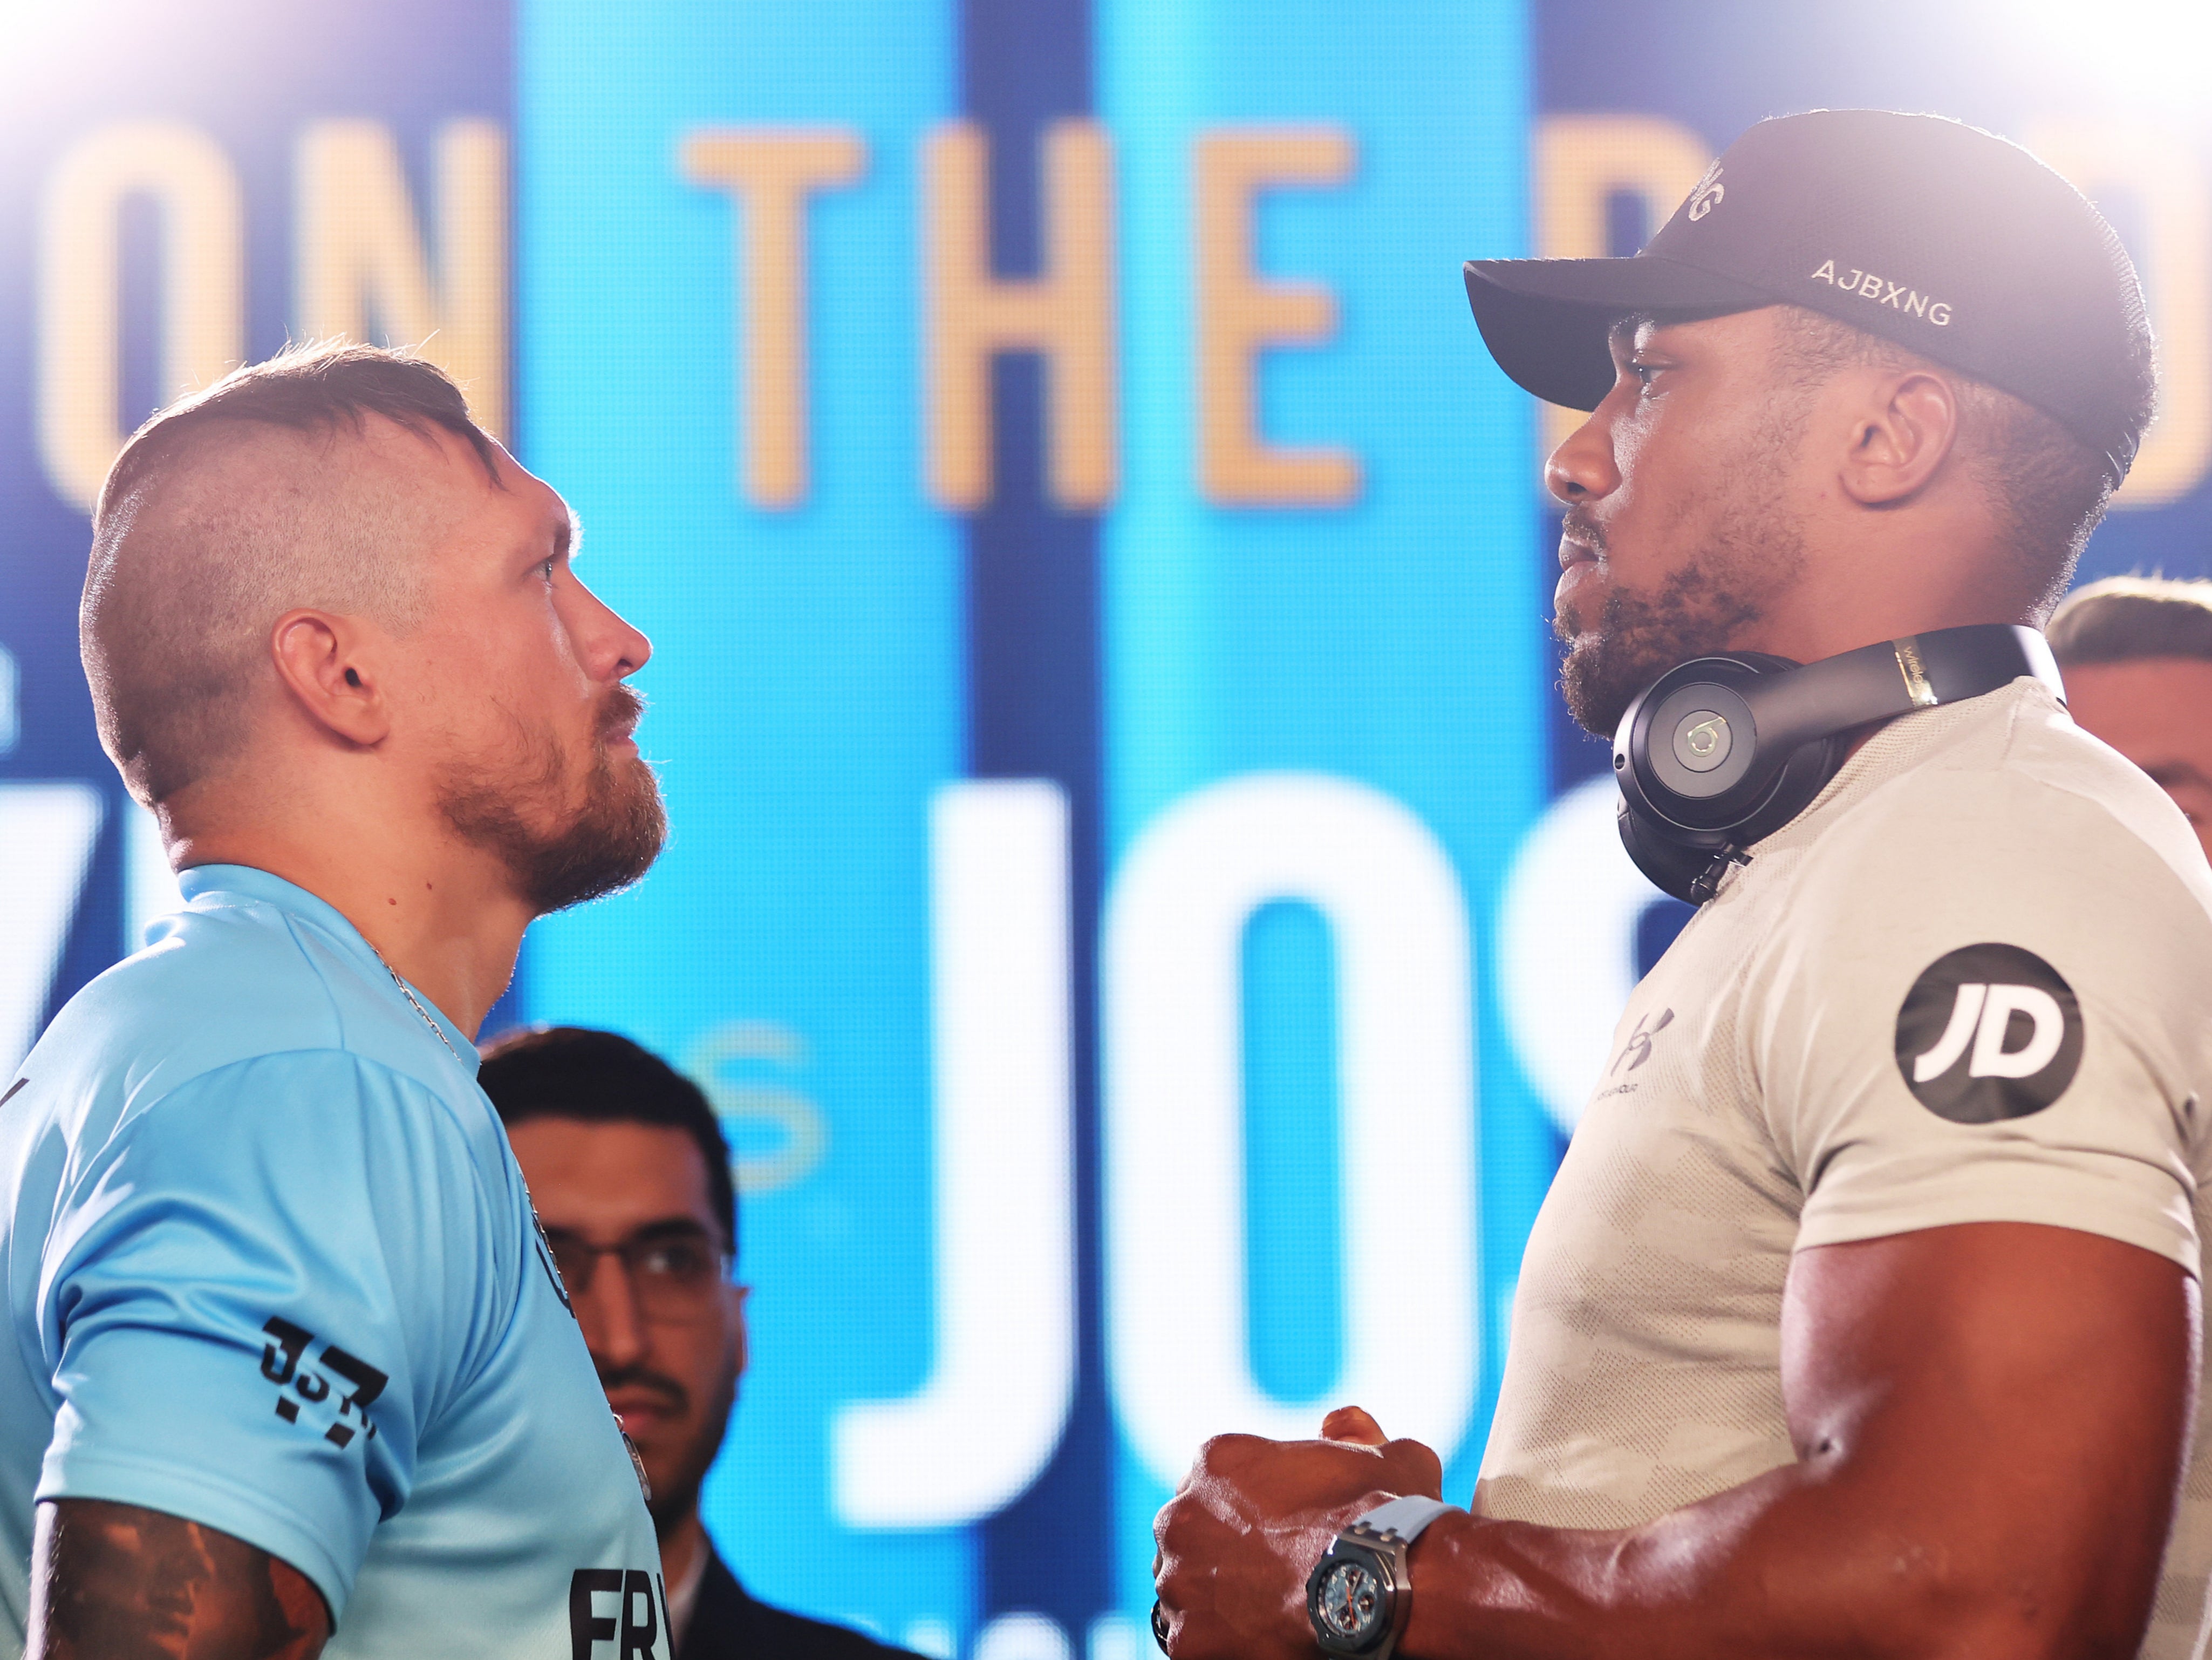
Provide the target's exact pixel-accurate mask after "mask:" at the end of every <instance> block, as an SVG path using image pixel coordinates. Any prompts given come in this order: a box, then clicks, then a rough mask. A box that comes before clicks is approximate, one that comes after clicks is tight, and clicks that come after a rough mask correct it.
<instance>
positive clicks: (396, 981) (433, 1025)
mask: <svg viewBox="0 0 2212 1660" xmlns="http://www.w3.org/2000/svg"><path fill="white" fill-rule="evenodd" d="M362 944H363V945H364V946H368V940H366V939H363V940H362ZM368 954H369V955H370V956H372V957H374V958H376V960H377V961H378V962H380V963H384V953H383V952H380V951H379V950H377V948H376V947H375V946H368ZM384 971H385V972H386V974H388V975H390V976H392V984H393V985H395V986H397V987H398V988H399V994H400V995H401V996H402V997H404V998H405V999H406V1000H407V1006H408V1007H409V1008H410V1009H412V1010H414V1011H415V1012H416V1013H417V1014H419V1015H421V1016H422V1024H423V1025H426V1026H428V1027H429V1029H430V1036H431V1037H435V1038H436V1039H437V1040H438V1041H439V1042H440V1043H443V1044H445V1046H446V1053H447V1054H448V1055H452V1056H453V1059H454V1060H455V1061H459V1060H460V1058H461V1057H460V1054H459V1051H458V1050H456V1049H454V1048H453V1043H451V1041H450V1040H448V1039H447V1037H446V1029H445V1028H444V1027H443V1026H441V1025H439V1024H438V1023H437V1022H436V1021H435V1020H434V1019H432V1018H430V1011H429V1010H428V1009H426V1008H424V1007H423V1006H422V1004H421V1003H420V1002H419V1001H417V1000H416V996H415V994H414V993H413V992H412V991H410V990H409V989H408V987H407V982H405V981H404V980H402V979H401V978H400V977H399V970H398V969H395V968H393V967H392V964H389V963H384Z"/></svg>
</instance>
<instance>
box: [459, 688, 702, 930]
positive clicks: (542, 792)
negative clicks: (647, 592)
mask: <svg viewBox="0 0 2212 1660" xmlns="http://www.w3.org/2000/svg"><path fill="white" fill-rule="evenodd" d="M644 709H645V700H644V699H643V698H642V697H641V696H638V694H637V693H636V692H635V690H632V689H631V688H629V686H626V685H617V686H616V687H615V688H614V689H613V690H612V691H611V692H610V693H609V694H608V696H607V701H606V702H605V704H604V705H602V706H601V708H600V710H599V719H598V721H596V722H595V724H594V732H593V739H594V742H593V745H592V751H593V753H592V768H591V770H590V771H589V772H588V773H586V775H585V777H584V779H583V782H582V795H583V803H582V806H580V808H577V809H575V810H574V812H572V814H571V815H570V816H569V817H568V819H567V821H566V822H565V823H563V824H560V825H559V826H558V827H557V828H556V829H554V830H550V831H549V830H542V829H540V828H538V824H540V823H542V822H543V817H544V808H545V806H555V807H556V811H557V807H558V806H559V805H565V804H566V803H568V802H569V801H571V800H574V799H575V794H576V790H575V787H574V786H573V785H572V784H571V782H570V769H569V768H568V763H567V762H566V760H565V759H564V757H562V753H561V751H560V747H559V745H557V744H556V742H555V741H554V739H553V738H552V736H551V734H550V733H545V732H544V731H542V730H540V731H535V732H533V731H532V729H531V728H530V727H528V726H527V725H526V724H525V723H524V721H522V720H521V719H520V717H519V716H517V715H516V714H513V711H511V710H510V711H507V718H508V720H509V721H510V722H511V723H512V725H513V730H514V734H515V740H516V743H515V747H516V749H517V750H518V751H520V757H521V758H520V759H519V760H517V761H515V762H513V763H510V764H509V765H507V767H505V768H504V769H500V768H492V767H466V766H461V765H456V766H454V767H453V768H452V769H449V771H448V772H447V775H446V777H445V778H444V780H443V781H441V785H440V787H439V793H438V806H439V807H440V809H441V811H442V812H444V814H445V816H446V820H447V823H448V824H451V825H452V826H453V830H454V831H455V832H456V833H457V834H458V835H459V836H461V837H462V838H463V839H464V840H466V841H468V842H473V843H475V844H476V845H477V846H478V847H482V848H489V849H491V850H492V851H494V852H495V853H497V854H499V855H500V856H501V859H502V860H505V862H506V864H507V870H508V871H509V872H510V873H511V874H512V876H513V882H514V887H515V891H516V892H517V893H518V894H519V895H520V896H521V897H522V898H523V899H524V900H525V901H526V903H528V904H529V905H530V907H531V909H532V912H533V913H534V914H535V915H539V916H543V915H546V914H547V913H549V912H551V911H556V910H566V909H568V907H570V906H571V905H580V904H583V903H586V901H588V900H592V899H599V898H603V897H605V896H606V895H608V894H611V893H617V892H619V891H622V890H623V889H624V888H626V887H629V885H631V884H632V883H634V882H635V881H637V880H638V879H640V878H641V877H642V876H643V875H644V874H645V873H646V872H647V871H648V870H650V869H651V868H652V867H653V860H655V859H657V858H659V856H660V849H661V848H662V846H663V844H664V843H665V842H666V841H667V839H668V814H667V810H666V809H665V807H664V806H662V804H661V800H660V784H659V780H658V779H656V778H655V777H654V776H653V769H652V768H650V767H648V766H647V764H646V763H645V760H644V757H641V756H629V757H624V758H623V759H621V760H617V758H616V757H614V756H613V755H612V754H611V753H610V752H609V751H608V747H607V745H608V743H609V740H610V739H612V738H613V737H614V736H615V734H616V733H618V732H622V731H623V730H625V729H627V728H628V727H633V726H635V724H636V721H637V719H638V717H639V715H641V714H642V713H643V712H644ZM532 807H537V808H538V812H537V813H536V814H533V813H532V812H531V811H530V809H531V808H532Z"/></svg>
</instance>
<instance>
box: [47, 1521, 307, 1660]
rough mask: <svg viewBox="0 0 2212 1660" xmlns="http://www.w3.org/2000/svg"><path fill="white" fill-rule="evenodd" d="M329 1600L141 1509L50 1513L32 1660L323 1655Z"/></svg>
mask: <svg viewBox="0 0 2212 1660" xmlns="http://www.w3.org/2000/svg"><path fill="white" fill-rule="evenodd" d="M329 1636H330V1616H329V1614H327V1612H326V1611H325V1608H324V1607H323V1601H322V1596H321V1595H320V1593H319V1592H318V1591H317V1590H315V1588H314V1586H313V1584H310V1583H309V1582H308V1580H307V1578H306V1577H305V1576H304V1575H302V1574H301V1572H299V1571H298V1570H297V1569H295V1568H294V1567H292V1566H290V1565H289V1564H288V1563H285V1562H282V1561H279V1560H277V1559H276V1558H275V1557H273V1556H271V1555H270V1554H268V1553H267V1552H266V1551H263V1550H258V1549H256V1548H254V1547H253V1546H252V1545H249V1544H246V1543H245V1542H244V1541H241V1540H238V1539H234V1538H233V1537H231V1535H228V1534H226V1533H221V1532H218V1531H216V1529H213V1528H209V1527H203V1526H202V1525H201V1524H200V1523H197V1522H188V1521H185V1520H184V1519H182V1518H181V1517H174V1516H168V1515H164V1514H163V1513H162V1512H161V1511H149V1510H143V1509H141V1508H139V1507H138V1506H137V1505H111V1504H106V1503H102V1502H100V1501H99V1500H95V1499H64V1500H62V1501H60V1502H58V1503H51V1504H44V1505H40V1506H39V1522H38V1537H37V1541H36V1542H35V1544H34V1546H33V1554H32V1590H31V1631H30V1642H29V1645H28V1646H27V1649H26V1650H25V1654H26V1656H27V1660H182V1657H185V1656H190V1657H191V1660H313V1657H315V1656H316V1655H318V1654H319V1653H321V1652H322V1648H323V1645H324V1643H325V1640H327V1639H328V1638H329Z"/></svg>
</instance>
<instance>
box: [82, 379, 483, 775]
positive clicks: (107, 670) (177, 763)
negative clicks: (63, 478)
mask: <svg viewBox="0 0 2212 1660" xmlns="http://www.w3.org/2000/svg"><path fill="white" fill-rule="evenodd" d="M374 419H380V420H382V421H386V422H389V423H392V424H394V425H396V426H398V428H400V429H403V430H404V431H405V432H407V433H410V434H412V435H414V436H415V437H416V438H419V439H421V440H422V441H423V442H424V443H425V445H427V446H428V447H429V448H430V449H431V450H433V451H435V449H436V447H437V446H438V444H439V442H440V440H441V435H442V434H451V435H454V436H456V437H458V438H459V439H460V440H461V441H464V442H465V444H466V445H467V446H468V447H469V449H470V450H471V451H472V452H473V453H474V455H475V457H476V459H477V462H479V463H480V464H481V465H483V470H484V473H485V476H486V477H487V478H488V479H489V482H490V483H492V484H494V485H495V486H499V487H501V488H503V487H504V485H503V482H502V480H501V477H500V459H499V452H498V449H497V447H496V446H495V444H494V443H493V441H492V440H491V438H490V437H489V435H487V434H486V433H485V432H484V431H483V429H482V428H480V427H479V426H477V423H475V422H474V421H473V420H472V419H471V418H470V416H469V409H468V401H467V399H466V398H464V397H463V396H462V393H461V390H460V388H459V386H455V385H454V384H453V381H452V380H449V379H448V378H447V376H446V374H444V372H443V371H441V369H439V368H437V366H436V365H435V364H433V363H429V362H425V361H424V360H422V359H421V358H418V357H414V356H409V355H407V354H405V353H404V352H395V351H386V350H382V349H380V348H379V347H374V346H364V345H357V344H342V343H328V344H320V345H309V346H300V347H289V346H288V347H287V348H286V349H285V350H283V351H281V352H279V353H277V355H276V356H274V357H271V358H270V359H269V360H268V361H266V362H260V363H252V364H248V365H247V366H246V367H245V368H240V369H237V370H234V372H232V373H231V374H228V375H225V376H224V377H223V378H222V380H218V381H216V383H215V384H214V385H212V386H208V387H206V388H205V389H204V390H203V391H201V392H196V393H194V394H192V395H191V396H190V397H187V398H183V399H181V400H179V402H177V403H175V404H171V405H170V406H169V407H168V408H167V409H165V410H162V411H161V413H160V414H158V415H156V416H155V417H153V418H152V419H151V420H149V421H148V422H147V423H146V424H145V425H144V426H143V427H141V428H140V429H138V431H137V433H136V434H134V435H132V437H131V441H129V442H128V443H127V444H125V446H124V447H123V451H122V453H121V454H119V455H118V456H117V458H116V460H115V464H114V465H113V466H112V468H110V469H109V471H108V475H107V478H106V483H104V484H103V485H102V486H101V489H100V502H99V505H98V507H97V508H95V509H94V514H93V545H92V553H91V557H90V559H89V561H88V564H87V567H86V571H85V586H84V599H83V602H82V606H81V608H80V611H79V615H78V635H79V642H80V645H81V647H82V652H83V656H84V667H85V678H86V680H87V681H88V684H89V685H90V687H91V690H92V696H93V709H94V715H95V717H96V718H97V720H98V722H99V726H100V742H101V744H102V745H103V746H104V747H105V748H106V751H107V752H108V755H109V756H110V757H111V758H112V759H113V761H114V762H115V764H116V766H117V767H118V769H120V770H121V771H122V773H123V776H124V780H125V782H126V783H127V784H128V785H129V786H130V787H131V794H134V795H136V796H137V798H138V799H139V800H142V801H143V802H145V803H147V804H148V805H149V806H152V805H154V804H155V803H157V802H161V801H164V800H167V799H168V798H169V797H171V796H173V795H174V794H177V793H178V792H179V791H180V790H182V789H185V788H186V787H189V786H191V785H192V784H195V783H197V782H199V781H201V780H203V779H204V778H207V777H209V776H210V775H212V774H214V773H216V772H217V771H219V770H220V769H222V767H223V766H224V764H225V763H228V761H229V760H230V759H231V758H232V757H233V756H234V755H235V754H236V753H237V752H238V751H239V750H240V748H241V746H242V745H244V743H245V741H246V733H247V727H248V711H249V708H250V706H251V697H252V691H253V688H254V686H255V684H256V682H257V676H258V673H259V672H261V671H262V670H264V669H265V667H266V666H267V663H268V655H269V630H270V627H271V626H272V625H273V624H274V623H275V622H276V618H277V617H281V616H282V615H283V613H284V612H285V611H289V610H291V609H293V608H295V607H298V606H313V607H315V608H318V609H321V610H326V611H333V612H338V613H342V614H345V615H351V616H366V617H374V618H376V619H377V620H378V621H380V622H381V623H384V624H386V625H387V626H389V627H392V629H395V630H398V631H404V629H407V628H410V627H411V626H413V625H414V623H416V622H417V621H419V620H420V618H421V616H422V613H423V611H424V606H425V599H424V595H425V593H426V588H427V578H426V574H425V569H424V564H425V562H424V560H423V558H422V556H421V555H422V544H424V543H425V541H426V538H428V536H429V535H430V534H431V525H432V518H431V516H430V515H431V509H430V508H428V505H427V503H428V502H429V501H430V500H431V499H432V498H431V497H430V496H427V495H425V496H419V497H418V496H413V495H412V494H411V493H410V492H409V491H406V490H404V489H392V487H391V485H390V483H389V480H388V478H386V479H382V480H379V479H375V478H373V477H371V476H370V475H369V474H368V473H367V472H365V471H363V470H362V467H361V466H359V465H356V463H357V462H358V461H359V460H360V459H361V455H362V451H361V449H360V446H361V444H362V442H363V441H365V440H366V439H367V437H368V434H369V429H370V424H371V422H372V420H374Z"/></svg>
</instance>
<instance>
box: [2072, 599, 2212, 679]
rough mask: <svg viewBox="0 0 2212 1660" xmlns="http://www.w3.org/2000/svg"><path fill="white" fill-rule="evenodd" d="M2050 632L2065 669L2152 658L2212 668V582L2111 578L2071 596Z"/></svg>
mask: <svg viewBox="0 0 2212 1660" xmlns="http://www.w3.org/2000/svg"><path fill="white" fill-rule="evenodd" d="M2047 632H2048V633H2049V635H2050V637H2051V654H2052V655H2053V656H2055V657H2056V658H2057V660H2058V666H2059V667H2060V668H2062V669H2069V668H2075V667H2077V666H2079V667H2087V666H2088V665H2090V664H2092V663H2134V662H2139V661H2141V660H2143V659H2145V658H2151V657H2190V658H2194V659H2196V660H2197V661H2199V662H2206V663H2212V582H2207V581H2203V580H2202V579H2196V580H2191V581H2181V580H2179V579H2177V578H2174V577H2170V576H2108V577H2106V579H2105V580H2104V581H2101V582H2091V583H2089V584H2087V586H2085V587H2079V588H2076V589H2075V591H2074V592H2073V593H2070V594H2069V595H2067V597H2066V603H2065V604H2064V605H2061V606H2059V608H2058V610H2057V612H2056V613H2055V614H2054V615H2053V616H2052V617H2051V627H2050V629H2048V630H2047Z"/></svg>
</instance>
